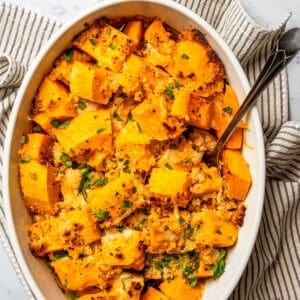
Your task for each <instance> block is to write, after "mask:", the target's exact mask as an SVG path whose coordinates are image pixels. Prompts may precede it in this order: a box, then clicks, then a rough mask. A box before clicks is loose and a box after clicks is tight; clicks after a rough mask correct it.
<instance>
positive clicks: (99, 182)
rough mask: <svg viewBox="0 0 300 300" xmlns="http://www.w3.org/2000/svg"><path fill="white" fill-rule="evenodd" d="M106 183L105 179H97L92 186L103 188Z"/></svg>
mask: <svg viewBox="0 0 300 300" xmlns="http://www.w3.org/2000/svg"><path fill="white" fill-rule="evenodd" d="M107 183H108V178H107V177H103V178H101V177H100V178H98V179H97V180H96V181H95V182H94V183H93V185H99V186H105V185H106V184H107Z"/></svg>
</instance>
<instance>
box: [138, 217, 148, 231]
mask: <svg viewBox="0 0 300 300" xmlns="http://www.w3.org/2000/svg"><path fill="white" fill-rule="evenodd" d="M146 221H147V218H142V219H141V220H140V221H139V224H138V225H137V226H136V229H137V230H142V228H143V226H144V224H145V222H146Z"/></svg>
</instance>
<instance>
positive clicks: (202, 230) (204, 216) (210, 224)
mask: <svg viewBox="0 0 300 300" xmlns="http://www.w3.org/2000/svg"><path fill="white" fill-rule="evenodd" d="M197 225H199V226H200V227H199V229H198V230H196V231H195V234H194V237H195V243H196V244H198V245H200V246H201V245H202V246H204V245H209V246H213V247H217V248H222V247H230V246H232V245H234V244H235V242H236V240H237V236H238V227H237V226H235V225H233V224H232V223H231V222H230V221H226V220H224V219H223V218H221V217H220V216H219V215H218V213H217V212H216V211H215V210H205V211H201V212H197V213H194V214H193V215H192V218H191V227H192V228H195V227H197Z"/></svg>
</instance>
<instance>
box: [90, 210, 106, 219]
mask: <svg viewBox="0 0 300 300" xmlns="http://www.w3.org/2000/svg"><path fill="white" fill-rule="evenodd" d="M93 215H94V216H95V217H96V218H97V219H100V220H103V219H106V218H108V217H109V211H107V210H98V211H96V212H94V214H93Z"/></svg>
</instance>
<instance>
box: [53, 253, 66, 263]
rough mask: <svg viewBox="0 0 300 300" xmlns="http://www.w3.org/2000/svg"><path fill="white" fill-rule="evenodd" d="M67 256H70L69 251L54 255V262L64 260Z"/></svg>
mask: <svg viewBox="0 0 300 300" xmlns="http://www.w3.org/2000/svg"><path fill="white" fill-rule="evenodd" d="M67 256H69V253H68V251H62V252H58V253H54V254H53V261H57V260H58V259H60V258H63V257H67Z"/></svg>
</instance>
